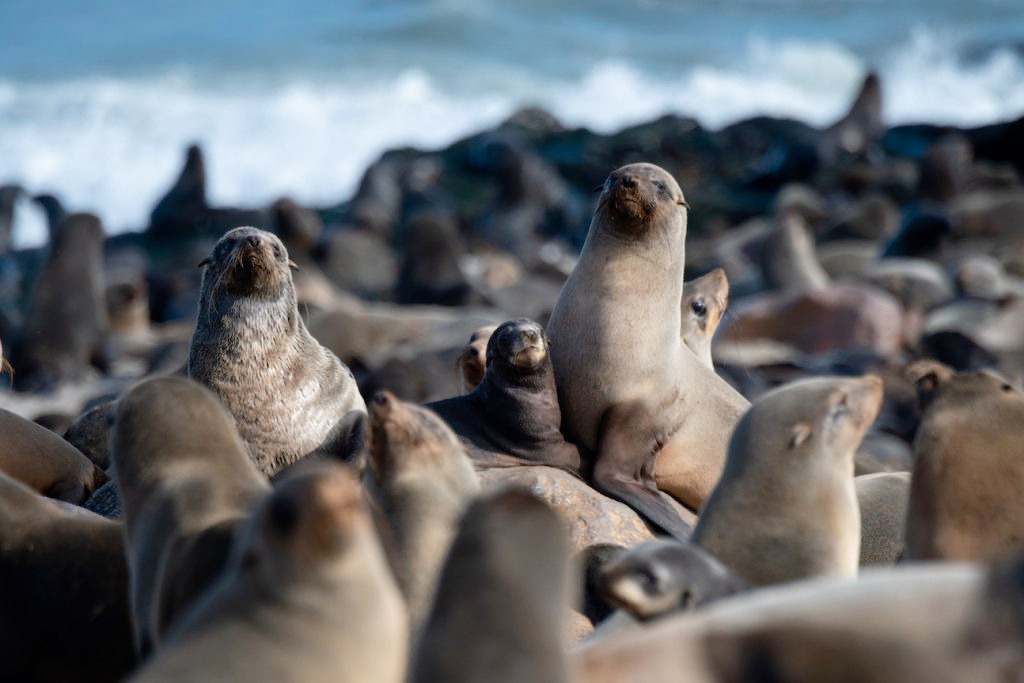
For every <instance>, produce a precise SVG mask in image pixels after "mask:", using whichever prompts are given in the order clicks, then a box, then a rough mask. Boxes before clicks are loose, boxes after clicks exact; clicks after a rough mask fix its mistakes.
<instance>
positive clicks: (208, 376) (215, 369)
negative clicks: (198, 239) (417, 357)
mask: <svg viewBox="0 0 1024 683" xmlns="http://www.w3.org/2000/svg"><path fill="white" fill-rule="evenodd" d="M290 263H291V262H290V261H289V259H288V253H287V251H285V248H284V245H283V244H282V243H281V240H280V239H278V238H277V237H276V236H275V235H272V234H271V233H269V232H264V231H263V230H257V229H256V228H236V229H234V230H231V231H230V232H228V233H227V234H225V235H224V236H223V237H222V238H221V239H220V241H219V242H217V244H216V246H215V247H214V248H213V253H212V254H210V256H209V257H208V258H206V259H205V260H204V261H203V262H202V263H201V264H200V265H201V266H205V267H206V271H205V272H204V273H203V285H202V292H201V294H200V301H199V318H198V320H197V321H196V330H195V333H194V334H193V335H192V346H191V350H190V352H189V359H188V375H189V377H191V378H192V379H194V380H196V381H198V382H201V383H202V384H205V385H206V386H208V387H209V388H210V389H212V390H213V392H214V393H215V394H217V396H219V397H220V399H221V401H223V402H224V405H226V406H227V408H228V411H229V412H230V413H231V414H232V416H234V418H235V425H236V427H237V428H238V433H239V434H240V435H241V437H242V440H243V441H245V443H246V445H248V447H249V451H250V453H251V455H252V460H253V462H254V463H255V464H256V467H257V468H258V469H259V470H260V471H261V472H263V473H264V474H267V475H272V474H274V473H276V472H278V471H279V470H281V469H282V468H284V467H285V466H287V465H290V464H292V463H293V462H295V461H297V460H299V459H300V458H302V457H304V456H306V455H310V454H314V455H321V454H322V455H329V456H335V457H339V458H345V457H347V456H348V455H350V454H351V453H352V452H353V451H355V450H358V449H359V448H360V447H361V445H362V441H363V439H364V438H365V429H366V405H365V404H364V403H363V399H362V397H361V396H360V395H359V390H358V388H357V387H356V382H355V379H354V378H353V377H352V373H351V372H350V371H349V369H348V368H347V367H345V365H344V364H343V363H342V362H341V361H340V360H338V358H337V356H335V355H334V354H333V353H331V352H330V351H328V350H327V349H325V348H324V347H322V346H321V345H320V343H319V342H317V341H316V340H315V339H314V338H313V336H312V335H310V333H309V331H308V330H307V329H306V325H305V323H304V322H303V321H302V318H301V317H300V316H299V308H298V304H297V303H296V298H295V286H294V284H293V283H292V274H291V269H290V267H289V264H290Z"/></svg>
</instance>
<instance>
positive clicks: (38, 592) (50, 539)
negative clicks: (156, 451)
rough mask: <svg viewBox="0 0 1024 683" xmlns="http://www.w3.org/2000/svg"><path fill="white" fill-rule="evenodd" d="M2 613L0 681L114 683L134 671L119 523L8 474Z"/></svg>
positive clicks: (0, 561) (0, 546) (0, 530)
mask: <svg viewBox="0 0 1024 683" xmlns="http://www.w3.org/2000/svg"><path fill="white" fill-rule="evenodd" d="M72 510H75V511H72ZM0 605H2V606H3V607H2V608H0V680H4V681H40V682H42V681H51V682H53V683H58V682H60V681H83V682H86V683H92V682H96V683H101V682H113V681H118V680H121V679H122V678H123V677H124V676H126V675H127V674H128V672H129V671H130V670H131V668H132V667H133V666H134V665H135V659H136V658H135V651H134V649H133V647H132V635H131V619H130V616H129V605H128V567H127V565H126V564H125V555H124V539H123V537H122V532H121V525H120V524H119V523H117V522H112V521H110V520H107V519H103V518H102V517H98V516H96V515H93V514H91V513H88V512H85V511H82V510H79V509H77V508H70V507H69V509H64V508H61V507H60V506H59V505H58V504H57V503H56V502H54V501H52V500H48V499H46V498H43V497H41V496H39V495H38V494H36V493H35V492H33V491H31V490H29V489H28V488H26V487H25V486H23V485H22V484H20V483H18V482H16V481H14V480H13V479H11V478H10V477H8V476H6V475H5V474H3V473H0Z"/></svg>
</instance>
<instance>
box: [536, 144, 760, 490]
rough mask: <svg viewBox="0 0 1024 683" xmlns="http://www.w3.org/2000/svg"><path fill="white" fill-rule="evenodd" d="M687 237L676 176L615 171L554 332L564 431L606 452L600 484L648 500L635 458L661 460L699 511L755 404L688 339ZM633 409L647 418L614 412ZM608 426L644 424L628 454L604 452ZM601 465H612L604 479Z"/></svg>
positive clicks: (657, 472)
mask: <svg viewBox="0 0 1024 683" xmlns="http://www.w3.org/2000/svg"><path fill="white" fill-rule="evenodd" d="M685 240H686V203H685V201H684V200H683V195H682V191H681V190H680V189H679V186H678V185H677V184H676V182H675V180H674V179H673V178H672V177H671V176H670V175H669V174H668V173H666V172H665V171H664V170H662V169H660V168H658V167H657V166H653V165H651V164H633V165H630V166H625V167H623V168H620V169H618V170H617V171H614V172H613V173H612V174H611V175H610V176H609V177H608V179H607V180H606V181H605V185H604V192H603V193H602V194H601V197H600V199H599V202H598V207H597V210H596V211H595V213H594V219H593V221H592V222H591V225H590V232H589V234H588V235H587V241H586V243H585V245H584V247H583V251H582V253H581V254H580V260H579V262H578V263H577V265H576V268H575V270H573V273H572V275H571V276H570V277H569V280H568V281H567V282H566V284H565V286H564V287H563V288H562V292H561V294H560V295H559V297H558V302H557V303H556V305H555V309H554V311H553V312H552V314H551V320H550V322H549V324H548V335H549V336H550V337H551V359H552V362H553V364H554V367H555V379H556V382H557V385H558V392H559V402H560V403H561V406H562V416H563V429H564V431H565V432H566V435H567V437H568V438H569V439H570V440H572V441H574V442H576V443H577V444H579V445H580V446H582V447H585V448H587V449H598V456H597V458H598V461H599V462H598V465H597V466H596V467H595V480H596V483H597V484H599V485H601V483H602V480H601V479H599V478H598V477H599V476H601V477H604V479H603V481H604V483H605V490H606V491H612V493H613V495H616V496H617V497H619V498H620V499H622V496H623V495H624V492H625V494H626V495H628V493H629V490H630V489H632V490H633V491H636V492H639V491H640V490H641V489H642V490H644V491H647V492H648V493H649V492H650V491H651V490H653V481H648V482H647V483H644V482H643V481H641V480H638V479H636V478H635V476H636V475H634V473H635V472H640V471H641V470H642V469H644V464H643V463H641V462H637V461H636V459H637V458H641V459H643V458H647V459H650V458H653V457H656V458H657V466H656V467H649V468H647V469H648V470H653V476H654V477H655V478H656V481H657V487H658V488H660V489H662V490H664V491H666V492H668V493H670V494H671V495H672V496H673V497H675V498H676V499H677V500H679V501H680V502H682V503H683V504H684V505H686V506H687V507H689V508H691V509H694V510H695V509H696V508H697V507H699V506H700V504H701V503H702V502H703V501H704V499H705V498H706V497H707V496H708V495H709V494H710V493H711V490H712V488H714V485H715V483H716V482H717V481H718V477H719V475H720V474H721V471H722V467H723V465H724V463H725V453H726V449H727V446H728V438H729V434H730V433H731V431H732V428H733V426H734V425H735V424H736V422H737V421H738V420H739V418H740V416H741V415H742V414H743V412H744V411H745V410H746V409H747V407H748V406H749V404H748V402H747V401H746V400H745V399H744V398H743V397H742V396H740V395H739V394H738V393H736V391H735V390H733V389H732V387H730V386H729V385H728V384H726V382H725V381H723V380H722V379H721V378H719V377H718V376H717V375H715V373H714V372H712V371H711V370H709V369H708V368H707V367H705V366H704V365H703V364H702V363H701V362H700V361H699V360H698V359H697V357H696V356H695V355H694V354H693V353H692V352H690V351H689V350H688V349H687V348H686V346H685V345H684V343H683V340H682V338H681V329H682V320H681V312H680V302H681V301H682V297H683V270H684V268H683V266H684V261H685V244H684V243H685ZM630 405H634V406H640V407H639V408H636V409H635V410H637V411H639V412H640V413H644V412H646V416H641V417H643V419H641V420H639V421H637V420H626V419H624V418H614V419H613V418H608V417H607V416H606V414H607V413H609V412H610V410H611V409H616V408H618V409H620V410H625V411H626V412H629V410H630V409H629V408H626V406H630ZM603 420H604V421H605V422H608V421H609V420H611V421H612V422H616V423H618V427H616V429H617V430H619V431H621V430H623V429H629V425H630V424H637V423H641V422H642V423H643V424H644V428H643V430H642V431H640V432H638V433H637V434H635V435H630V436H628V437H627V438H624V439H622V444H623V445H625V444H627V443H628V444H630V445H629V448H630V449H633V450H632V452H631V453H628V454H627V453H622V452H621V451H620V452H616V453H611V452H608V453H604V452H603V451H608V450H609V449H605V448H603V447H602V445H601V444H600V443H599V436H598V434H599V431H600V430H601V423H602V421H603ZM638 454H639V455H638ZM606 457H607V460H605V458H606ZM601 461H605V462H607V463H608V464H607V465H606V467H605V468H601V469H600V474H599V468H600V465H601ZM617 479H618V480H620V482H621V481H624V480H627V479H628V480H629V481H628V482H624V483H616V480H617ZM643 479H644V480H646V479H647V477H646V476H645V477H644V478H643ZM609 484H610V485H609ZM648 500H649V501H650V502H651V504H655V503H654V500H653V498H652V497H651V496H649V495H648Z"/></svg>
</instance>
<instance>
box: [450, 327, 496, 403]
mask: <svg viewBox="0 0 1024 683" xmlns="http://www.w3.org/2000/svg"><path fill="white" fill-rule="evenodd" d="M496 329H498V328H497V326H496V325H487V326H485V327H481V328H480V329H478V330H477V331H476V332H474V333H473V334H472V335H470V337H469V341H468V342H467V343H466V348H464V349H463V350H462V355H460V356H459V380H460V382H461V388H462V393H463V394H468V393H469V392H471V391H473V390H474V389H476V388H477V387H478V386H480V383H481V382H483V381H484V373H485V372H486V371H487V342H488V340H490V338H491V335H492V334H493V333H494V331H495V330H496Z"/></svg>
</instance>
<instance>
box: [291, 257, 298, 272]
mask: <svg viewBox="0 0 1024 683" xmlns="http://www.w3.org/2000/svg"><path fill="white" fill-rule="evenodd" d="M288 267H289V268H291V269H292V270H298V269H299V264H297V263H296V262H295V261H292V260H291V259H288Z"/></svg>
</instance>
